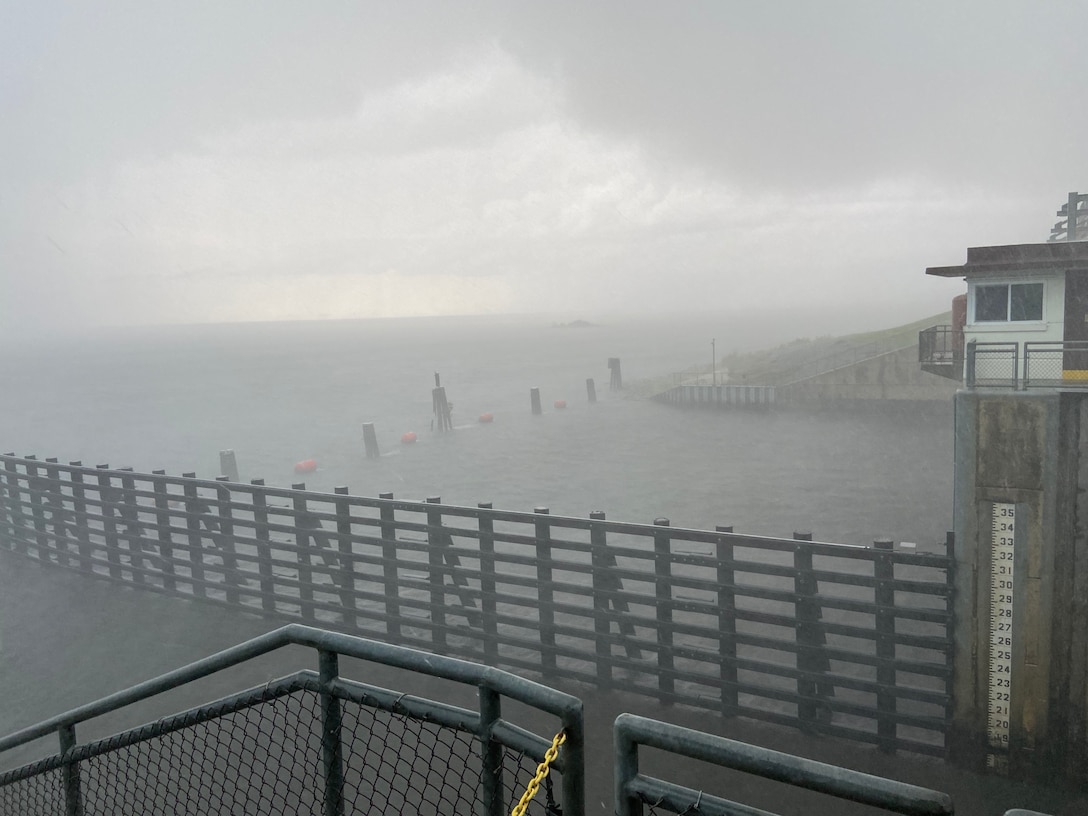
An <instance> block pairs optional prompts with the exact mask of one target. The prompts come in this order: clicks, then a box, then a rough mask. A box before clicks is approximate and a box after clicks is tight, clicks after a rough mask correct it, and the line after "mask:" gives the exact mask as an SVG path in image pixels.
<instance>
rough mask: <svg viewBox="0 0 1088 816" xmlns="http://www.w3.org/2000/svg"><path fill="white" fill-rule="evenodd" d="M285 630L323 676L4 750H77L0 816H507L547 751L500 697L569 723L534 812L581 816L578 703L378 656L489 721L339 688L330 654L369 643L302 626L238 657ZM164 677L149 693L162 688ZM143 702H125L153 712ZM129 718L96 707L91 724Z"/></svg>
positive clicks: (15, 790) (24, 773)
mask: <svg viewBox="0 0 1088 816" xmlns="http://www.w3.org/2000/svg"><path fill="white" fill-rule="evenodd" d="M287 630H294V632H295V633H301V634H302V635H303V636H302V637H301V638H299V637H294V638H291V637H289V636H288V637H287V638H286V642H294V643H299V642H300V641H301V642H302V643H306V641H307V640H308V641H310V642H309V644H308V645H316V641H317V640H323V641H325V643H324V644H323V645H324V646H326V651H323V653H322V671H321V672H320V673H315V672H312V671H300V672H297V673H295V674H293V675H290V676H288V677H285V678H282V679H280V680H276V681H270V682H269V683H268V684H266V685H265V686H262V687H258V688H254V689H250V690H249V691H246V692H242V693H240V694H236V695H234V696H232V697H229V698H224V699H222V700H219V701H217V702H215V703H211V704H207V705H203V706H199V707H197V708H193V709H190V710H188V711H186V712H184V713H181V714H177V715H174V716H171V717H166V718H164V719H160V720H158V721H156V722H153V723H151V724H148V725H144V726H140V727H138V728H134V729H130V730H127V731H124V732H121V733H118V734H115V735H114V736H111V737H108V738H106V739H103V740H97V741H94V742H89V743H86V744H82V745H75V744H74V739H73V737H74V731H73V730H72V729H73V728H74V723H75V722H81V721H83V720H84V719H90V717H89V716H88V717H83V716H82V715H81V712H82V711H83V710H81V709H77V710H76V711H75V712H69V714H68V715H63V716H62V717H60V718H58V719H57V720H54V721H50V722H49V723H45V724H43V725H42V726H40V727H35V728H32V729H27V730H25V731H24V732H20V733H19V734H15V735H12V737H8V738H5V739H4V740H0V759H2V756H3V754H2V752H3V751H4V750H6V749H8V748H11V747H14V746H16V745H21V744H24V743H26V742H29V741H30V740H33V739H36V738H38V737H40V736H41V735H42V734H43V733H46V732H48V731H50V730H56V731H57V732H59V733H60V735H61V744H62V746H65V745H66V740H67V747H63V748H62V751H61V752H60V753H58V754H56V755H54V756H51V757H47V758H45V759H42V760H39V761H37V762H34V763H31V764H29V765H25V766H23V767H20V768H16V769H13V770H9V771H6V772H3V773H0V814H2V816H8V815H9V814H10V816H38V814H42V815H43V816H44V814H68V816H75V814H80V815H81V816H96V815H97V814H148V813H172V814H192V815H193V816H198V815H199V816H203V814H209V813H230V814H241V816H269V814H294V813H323V814H326V815H327V816H332V815H333V814H337V815H338V816H344V815H346V814H356V813H358V814H363V813H365V814H367V815H368V816H393V814H402V813H410V814H420V815H421V816H432V814H433V816H439V814H441V816H498V814H501V813H509V812H510V810H511V809H512V808H513V807H514V805H516V804H517V802H518V800H519V799H520V797H521V795H522V794H523V793H524V791H525V790H526V788H527V787H528V785H529V783H530V781H531V780H532V779H533V777H534V775H535V773H536V769H537V763H538V762H539V761H540V760H542V759H543V757H544V753H545V751H546V750H547V748H548V746H549V745H550V742H551V739H550V738H546V737H544V736H542V735H536V734H533V733H532V732H530V731H526V730H524V729H521V728H518V727H516V726H513V725H512V724H511V723H508V722H506V721H505V720H502V719H501V718H500V717H499V716H498V712H499V703H498V700H499V697H500V696H510V697H511V698H512V699H519V700H520V701H521V702H523V703H527V704H529V705H530V706H534V707H538V709H542V710H545V711H548V712H549V713H552V714H555V713H561V714H562V715H563V716H562V717H561V718H560V719H561V720H562V721H561V722H560V723H558V725H557V728H561V729H562V730H563V731H564V732H566V733H569V734H570V735H571V739H572V740H573V742H574V744H575V745H576V746H577V747H576V749H575V751H574V752H573V753H572V754H569V755H568V756H569V757H572V761H571V762H570V763H568V762H566V761H563V762H560V763H559V765H560V767H561V770H563V771H566V776H568V777H569V778H567V779H564V778H563V775H562V774H561V773H557V774H556V775H555V776H556V777H557V779H551V778H549V780H548V782H547V785H546V788H545V791H544V792H543V793H542V795H541V796H539V797H538V798H537V800H536V801H534V802H533V803H532V804H531V806H530V809H529V810H528V813H530V814H532V815H533V816H548V814H556V813H558V812H559V802H561V803H562V805H563V806H565V807H564V808H563V810H564V812H566V813H568V814H570V815H571V816H580V814H581V813H582V808H583V805H582V802H583V801H584V795H583V784H582V778H581V777H582V763H581V753H580V748H581V745H580V734H581V730H582V726H581V706H580V703H578V702H577V701H576V700H574V698H568V697H567V695H563V694H561V693H559V692H555V691H553V690H551V689H545V688H544V687H541V686H537V685H536V684H533V683H531V682H529V681H525V680H523V679H521V678H515V677H513V676H511V675H505V674H504V673H502V672H495V671H494V670H488V669H486V668H484V667H479V666H475V665H473V664H465V663H462V662H461V661H453V660H450V659H439V658H434V657H433V656H429V655H423V654H421V653H418V652H411V651H410V650H403V649H402V650H397V649H396V648H395V647H386V646H385V645H384V644H371V645H372V646H376V647H377V649H378V651H381V652H382V653H384V654H386V655H392V656H393V657H395V658H396V660H397V661H398V663H400V664H406V665H402V667H405V668H407V667H410V666H411V665H412V664H413V663H414V662H415V661H416V660H417V659H419V660H426V661H428V662H430V663H432V664H436V665H431V666H429V667H428V668H427V669H426V672H425V673H427V674H430V675H432V676H445V677H447V679H454V680H457V681H460V682H474V683H476V684H478V685H479V687H480V699H481V711H480V712H479V713H478V712H474V711H469V710H467V709H462V708H458V707H455V706H452V705H449V704H447V703H443V702H439V701H434V700H427V699H424V698H420V697H414V696H408V695H405V694H398V693H396V692H390V691H388V690H386V689H381V688H378V687H375V686H370V685H367V684H363V683H358V682H355V681H351V680H346V679H344V678H340V677H339V676H338V674H337V673H336V672H335V671H334V669H335V665H336V664H335V660H333V659H331V658H330V657H329V655H330V654H331V653H330V652H328V651H327V642H328V641H330V640H331V641H333V642H335V643H339V644H341V645H352V644H351V642H352V641H354V642H355V643H354V645H355V646H358V644H360V643H361V644H364V646H363V647H359V648H356V649H355V653H354V654H353V656H356V657H358V656H360V653H363V652H366V651H367V650H368V649H369V650H370V651H374V649H372V648H370V647H369V646H366V645H365V644H367V642H365V641H358V640H357V639H354V638H349V637H347V636H342V635H333V634H331V633H320V632H318V636H320V637H318V636H314V635H311V634H310V633H314V632H317V630H307V629H306V628H305V627H297V626H296V627H285V629H284V630H279V632H274V633H272V636H279V637H278V638H276V637H271V636H263V638H258V639H256V640H255V641H250V643H249V644H243V647H245V646H247V645H250V644H253V643H256V642H258V641H261V640H264V641H272V642H276V641H277V640H278V641H281V642H284V641H285V638H284V637H283V636H282V633H284V632H285V631H287ZM289 634H290V633H289ZM243 647H235V649H234V650H227V652H223V653H220V655H217V656H215V659H216V662H217V664H223V666H224V667H226V665H233V664H230V663H229V661H224V660H223V659H222V656H223V655H228V654H229V653H230V652H232V651H238V650H240V649H242V648H243ZM249 651H252V649H250V650H249ZM209 660H212V659H211V658H209ZM236 662H241V661H236ZM387 662H391V661H387ZM186 668H187V670H191V671H185V670H183V674H182V676H183V678H184V681H186V682H187V681H190V680H192V679H197V678H198V677H199V676H202V671H201V669H200V664H199V663H198V664H192V666H190V667H186ZM436 668H437V671H436ZM207 673H208V672H206V671H205V672H203V674H207ZM484 675H487V676H486V677H485V676H484ZM166 678H170V675H166V676H165V677H164V678H160V680H159V681H150V683H151V684H156V683H157V684H158V685H159V686H161V685H163V682H162V681H164V680H165V679H166ZM181 684H182V683H181V682H171V683H170V684H169V685H170V687H177V686H178V685H181ZM145 685H146V684H145ZM496 686H497V687H498V688H496ZM139 690H140V687H136V688H135V689H133V690H130V692H132V694H130V693H129V692H126V693H125V694H126V695H129V696H131V697H132V701H135V700H137V699H146V697H147V696H148V695H144V694H141V693H137V692H139ZM160 690H161V689H160ZM504 692H505V694H504ZM111 699H112V698H111ZM572 701H573V702H572ZM122 705H123V704H118V705H117V706H113V707H112V709H110V706H106V705H103V704H93V708H94V712H93V713H94V715H95V716H97V715H100V714H103V713H108V712H107V711H105V710H103V709H110V710H113V709H116V708H120V707H122ZM66 734H68V736H67V738H66V736H65V735H66ZM566 759H567V757H564V760H566ZM556 782H558V786H557V785H556ZM557 796H558V800H557Z"/></svg>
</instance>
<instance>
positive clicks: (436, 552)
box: [426, 496, 446, 654]
mask: <svg viewBox="0 0 1088 816" xmlns="http://www.w3.org/2000/svg"><path fill="white" fill-rule="evenodd" d="M426 502H427V504H429V505H438V504H441V503H442V498H441V497H440V496H430V497H428V498H427V499H426ZM441 526H442V511H441V510H440V509H439V508H438V507H428V508H427V565H428V567H429V569H428V575H429V576H430V590H431V641H432V642H433V643H434V646H435V649H436V650H437V651H438V653H439V654H443V653H445V651H446V560H445V558H443V557H442V550H443V546H442V545H443V544H444V543H445V542H443V541H442V533H441V531H440V530H439V529H438V528H440V527H441Z"/></svg>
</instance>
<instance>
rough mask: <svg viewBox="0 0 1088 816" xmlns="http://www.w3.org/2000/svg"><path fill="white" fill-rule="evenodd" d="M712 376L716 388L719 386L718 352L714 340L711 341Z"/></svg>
mask: <svg viewBox="0 0 1088 816" xmlns="http://www.w3.org/2000/svg"><path fill="white" fill-rule="evenodd" d="M710 376H711V382H712V383H713V384H714V386H715V387H717V385H718V352H717V350H716V349H715V348H714V340H711V341H710Z"/></svg>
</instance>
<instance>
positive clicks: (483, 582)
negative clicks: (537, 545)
mask: <svg viewBox="0 0 1088 816" xmlns="http://www.w3.org/2000/svg"><path fill="white" fill-rule="evenodd" d="M479 508H480V510H483V511H489V510H491V502H480V504H479ZM478 527H479V533H480V609H481V612H482V617H483V621H482V624H483V630H484V662H485V663H487V664H488V665H489V666H494V665H495V662H496V661H497V660H498V659H499V625H498V610H497V608H496V603H495V593H496V591H497V589H496V580H495V579H496V570H495V519H493V518H492V517H491V514H490V513H488V512H482V513H480V516H479V519H478ZM500 790H501V788H500ZM500 800H501V796H500Z"/></svg>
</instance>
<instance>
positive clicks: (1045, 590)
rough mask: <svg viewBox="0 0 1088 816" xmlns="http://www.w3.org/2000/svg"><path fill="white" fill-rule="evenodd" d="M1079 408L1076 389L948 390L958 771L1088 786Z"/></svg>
mask: <svg viewBox="0 0 1088 816" xmlns="http://www.w3.org/2000/svg"><path fill="white" fill-rule="evenodd" d="M1086 404H1088V395H1085V394H1077V393H1056V392H1049V393H1047V392H1041V391H1040V392H1015V391H992V392H986V391H981V390H980V391H961V392H959V393H957V394H956V397H955V407H956V477H955V487H956V498H955V505H956V507H955V528H956V545H955V558H956V597H955V612H956V631H955V667H954V671H955V673H954V688H953V714H952V731H951V733H950V735H949V746H950V750H951V754H952V758H953V759H954V760H956V761H958V762H960V763H962V764H966V765H968V766H973V767H976V768H983V767H985V768H989V769H990V770H991V771H992V772H996V773H1000V774H1008V775H1013V776H1024V777H1045V776H1047V775H1052V774H1061V775H1064V776H1067V777H1072V778H1076V779H1078V780H1081V781H1083V780H1086V779H1088V764H1086V763H1085V758H1086V756H1088V752H1086V747H1088V737H1086V719H1085V711H1086V708H1088V542H1086V540H1085V532H1084V520H1085V519H1088V500H1086V499H1085V498H1083V494H1082V492H1081V490H1080V489H1079V488H1080V487H1081V486H1083V488H1086V489H1088V451H1086V450H1085V448H1086V445H1088V425H1086V418H1088V410H1086ZM1078 518H1079V519H1081V521H1080V522H1079V523H1078Z"/></svg>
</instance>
